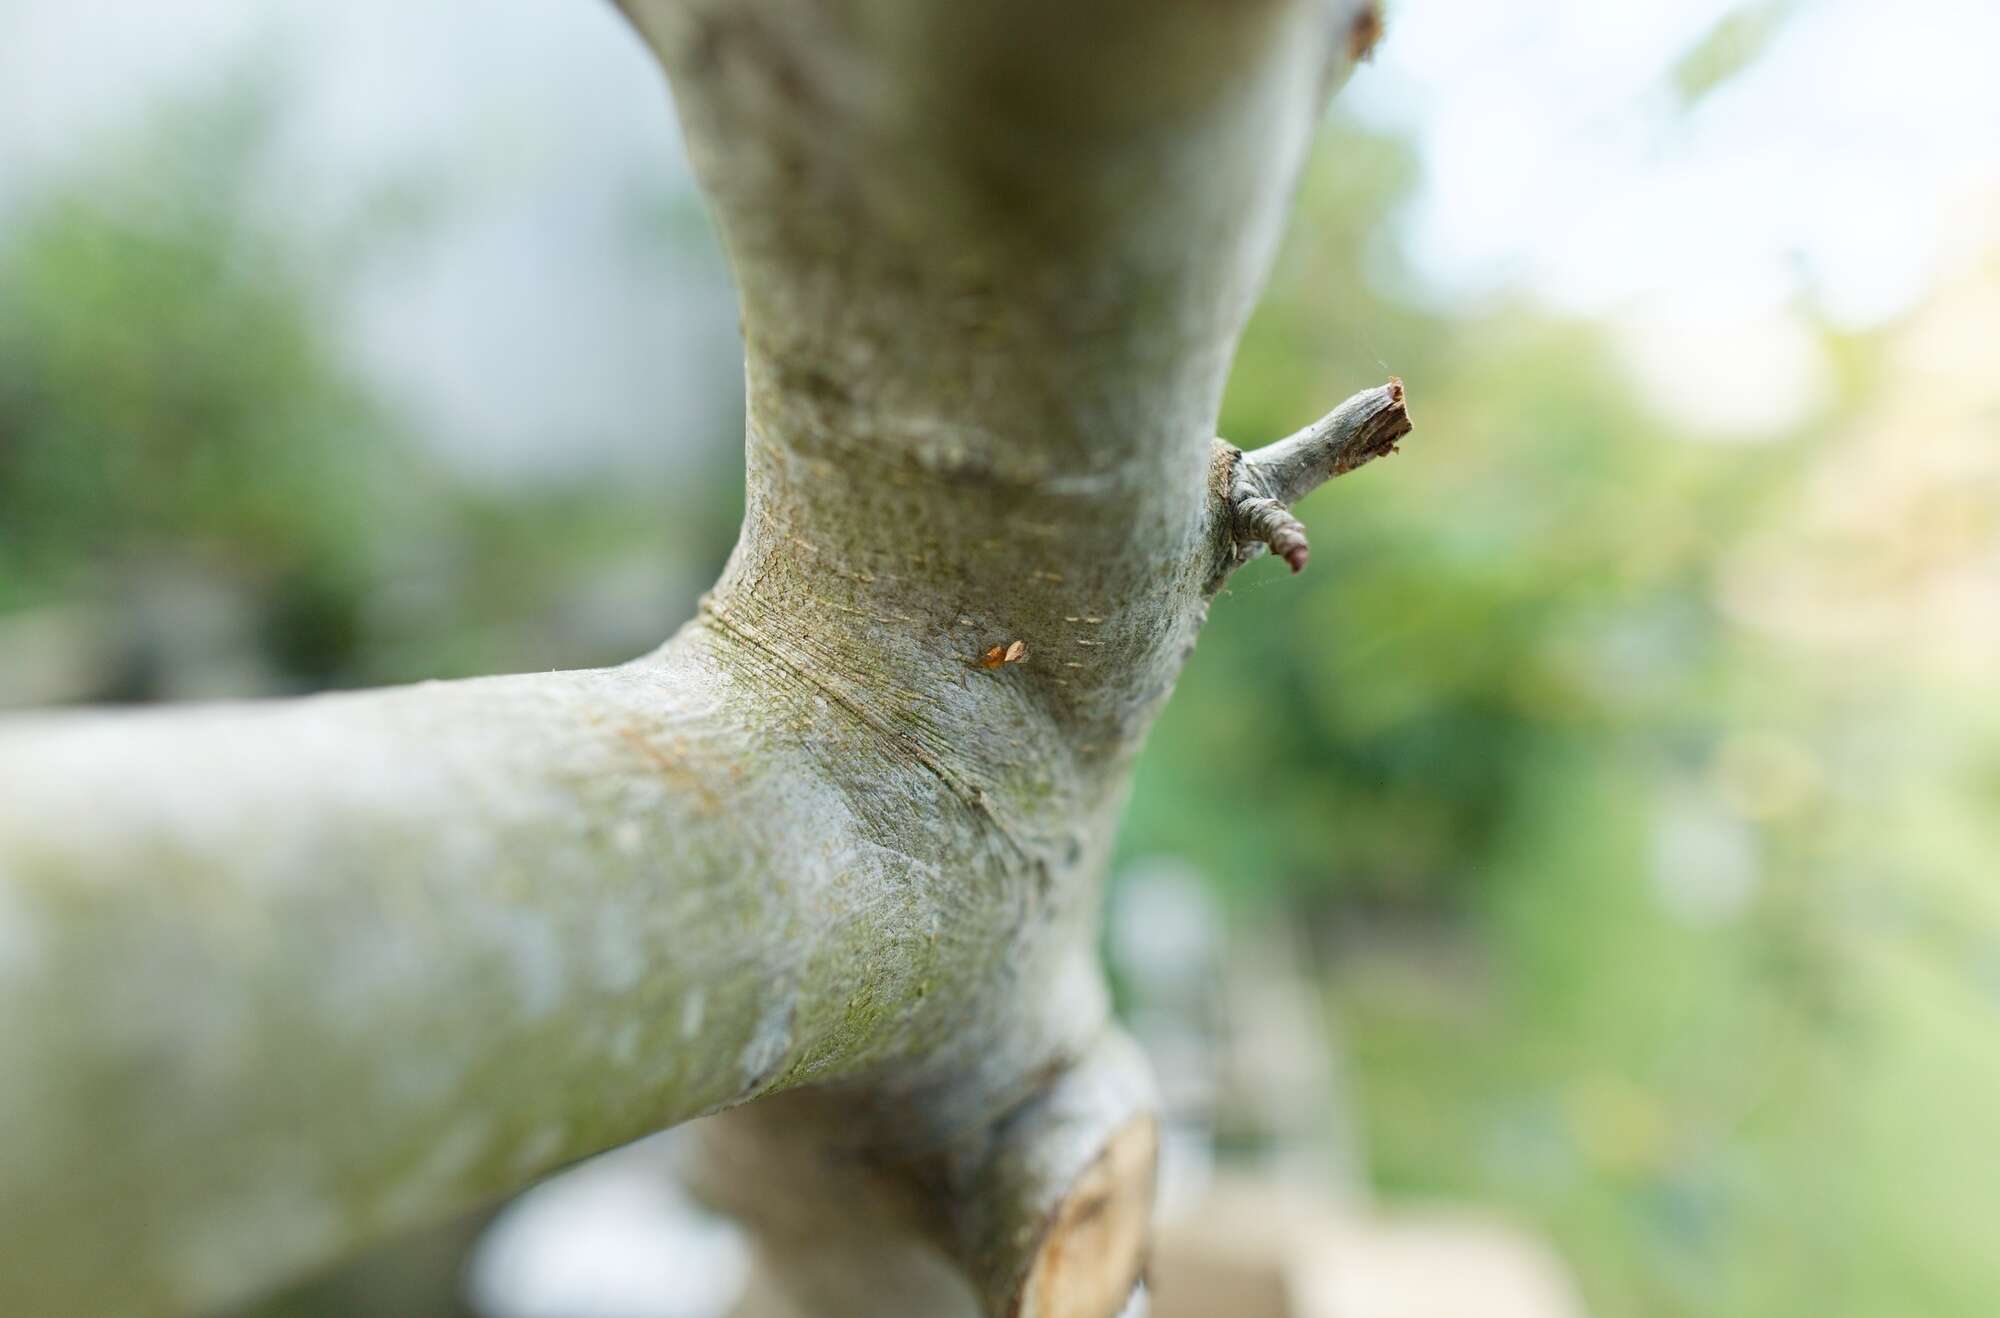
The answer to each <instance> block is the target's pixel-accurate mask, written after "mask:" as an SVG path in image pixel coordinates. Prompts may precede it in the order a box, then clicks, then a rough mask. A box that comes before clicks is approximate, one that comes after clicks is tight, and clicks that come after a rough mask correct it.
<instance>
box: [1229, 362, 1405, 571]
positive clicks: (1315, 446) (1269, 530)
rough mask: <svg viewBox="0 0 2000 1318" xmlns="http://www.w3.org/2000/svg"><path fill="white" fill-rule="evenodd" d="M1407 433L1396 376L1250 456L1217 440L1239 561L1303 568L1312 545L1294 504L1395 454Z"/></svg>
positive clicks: (1401, 390) (1401, 393)
mask: <svg viewBox="0 0 2000 1318" xmlns="http://www.w3.org/2000/svg"><path fill="white" fill-rule="evenodd" d="M1409 433H1410V413H1409V409H1408V408H1407V407H1406V406H1405V405H1404V401H1403V382H1402V381H1401V380H1399V379H1397V378H1395V377H1394V376H1391V377H1390V379H1389V382H1388V383H1387V384H1385V385H1381V386H1379V387H1377V388H1374V389H1364V390H1362V391H1361V392H1360V393H1358V394H1356V395H1354V397H1352V398H1350V399H1348V400H1347V401H1346V402H1344V403H1342V404H1341V405H1340V406H1339V407H1336V408H1334V409H1333V411H1331V412H1328V413H1327V414H1326V415H1325V416H1323V417H1321V418H1320V419H1319V420H1317V421H1315V422H1313V423H1312V424H1311V425H1309V426H1307V427H1306V428H1305V429H1304V430H1301V431H1299V432H1298V433H1297V434H1294V435H1291V436H1288V437H1287V438H1285V439H1281V440H1279V441H1278V442H1277V443H1275V444H1268V445H1266V446H1264V447H1263V448H1260V449H1254V450H1252V451H1251V452H1248V453H1245V452H1243V451H1242V450H1241V449H1238V448H1235V447H1234V446H1233V445H1228V444H1225V443H1223V441H1221V440H1218V441H1216V442H1217V443H1218V444H1222V445H1223V454H1224V457H1225V459H1226V468H1225V470H1226V472H1227V475H1226V477H1225V484H1224V490H1225V493H1224V496H1223V497H1224V498H1225V499H1226V501H1227V510H1226V515H1227V517H1228V519H1229V532H1230V538H1231V541H1232V543H1233V544H1234V546H1235V551H1236V562H1238V563H1247V562H1249V561H1250V560H1251V559H1253V558H1255V557H1256V556H1257V555H1259V554H1261V553H1263V552H1264V551H1265V550H1266V549H1269V550H1270V551H1271V552H1272V553H1273V554H1276V555H1277V556H1278V557H1279V558H1282V559H1284V560H1285V562H1286V563H1288V564H1290V565H1291V569H1292V571H1293V572H1301V571H1304V570H1305V566H1306V561H1307V559H1308V558H1309V557H1310V556H1311V552H1312V547H1311V545H1310V544H1308V543H1307V540H1306V528H1305V525H1304V523H1302V522H1300V521H1299V519H1298V518H1297V517H1295V516H1293V515H1292V511H1291V509H1292V505H1293V504H1295V503H1297V502H1298V501H1299V500H1300V499H1303V498H1304V497H1305V496H1306V495H1308V494H1310V493H1312V492H1313V491H1314V490H1316V489H1318V488H1319V487H1320V486H1321V485H1324V484H1325V483H1326V482H1327V481H1330V480H1332V479H1333V478H1334V477H1336V476H1345V475H1346V474H1347V473H1348V472H1350V471H1353V470H1354V469H1355V468H1357V467H1361V466H1365V465H1366V464H1368V463H1370V462H1373V461H1374V460H1375V459H1376V458H1379V457H1383V456H1385V455H1387V454H1390V453H1394V452H1396V441H1397V440H1399V439H1401V438H1402V437H1403V436H1405V435H1407V434H1409Z"/></svg>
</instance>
